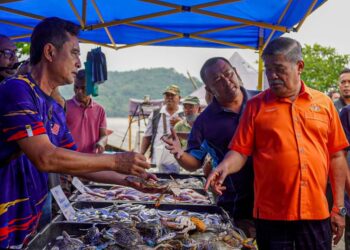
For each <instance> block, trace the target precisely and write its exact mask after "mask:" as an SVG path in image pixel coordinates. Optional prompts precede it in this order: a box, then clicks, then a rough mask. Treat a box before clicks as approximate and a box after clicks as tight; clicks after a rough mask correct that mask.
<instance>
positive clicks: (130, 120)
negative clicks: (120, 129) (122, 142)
mask: <svg viewBox="0 0 350 250" xmlns="http://www.w3.org/2000/svg"><path fill="white" fill-rule="evenodd" d="M131 123H132V116H131V115H129V125H128V126H129V127H128V130H129V151H131Z"/></svg>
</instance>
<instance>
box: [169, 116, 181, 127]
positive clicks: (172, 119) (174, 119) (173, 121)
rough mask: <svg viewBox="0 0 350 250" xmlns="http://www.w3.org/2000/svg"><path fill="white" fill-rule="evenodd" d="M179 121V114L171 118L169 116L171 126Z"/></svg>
mask: <svg viewBox="0 0 350 250" xmlns="http://www.w3.org/2000/svg"><path fill="white" fill-rule="evenodd" d="M179 121H182V119H181V118H180V117H179V116H177V117H172V118H170V125H171V126H172V127H174V126H175V124H176V123H178V122H179Z"/></svg>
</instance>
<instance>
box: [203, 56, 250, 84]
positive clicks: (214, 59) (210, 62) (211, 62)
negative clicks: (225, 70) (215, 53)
mask: <svg viewBox="0 0 350 250" xmlns="http://www.w3.org/2000/svg"><path fill="white" fill-rule="evenodd" d="M220 60H221V61H224V62H225V63H227V64H228V65H229V66H230V67H231V68H232V69H233V70H234V71H235V73H236V75H237V78H238V80H239V81H240V85H241V86H243V81H242V79H241V77H240V76H239V74H238V72H237V70H236V68H235V67H233V66H232V64H231V63H230V61H229V60H227V59H226V58H225V57H212V58H209V59H208V60H207V61H205V63H204V64H203V66H202V68H201V71H200V76H201V78H202V81H203V82H204V84H206V83H205V70H206V69H207V68H208V67H210V66H212V65H214V64H216V63H217V62H218V61H220Z"/></svg>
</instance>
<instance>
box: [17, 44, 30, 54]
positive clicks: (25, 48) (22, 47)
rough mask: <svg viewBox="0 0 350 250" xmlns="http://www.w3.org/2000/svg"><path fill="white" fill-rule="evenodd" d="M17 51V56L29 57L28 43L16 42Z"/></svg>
mask: <svg viewBox="0 0 350 250" xmlns="http://www.w3.org/2000/svg"><path fill="white" fill-rule="evenodd" d="M16 47H17V51H18V52H19V54H21V55H22V56H23V55H28V56H29V50H30V43H26V42H17V43H16Z"/></svg>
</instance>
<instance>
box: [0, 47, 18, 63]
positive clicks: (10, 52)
mask: <svg viewBox="0 0 350 250" xmlns="http://www.w3.org/2000/svg"><path fill="white" fill-rule="evenodd" d="M0 53H1V54H2V55H3V56H4V57H5V58H6V59H10V60H11V59H13V58H15V57H17V58H18V57H20V54H18V53H17V51H16V50H10V49H3V50H0Z"/></svg>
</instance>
